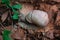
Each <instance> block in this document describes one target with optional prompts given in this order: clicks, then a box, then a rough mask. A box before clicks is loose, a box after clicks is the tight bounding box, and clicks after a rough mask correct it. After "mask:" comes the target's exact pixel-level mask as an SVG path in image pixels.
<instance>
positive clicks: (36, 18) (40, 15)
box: [26, 10, 49, 26]
mask: <svg viewBox="0 0 60 40" xmlns="http://www.w3.org/2000/svg"><path fill="white" fill-rule="evenodd" d="M26 20H27V21H28V22H29V23H34V24H36V25H39V26H46V25H47V24H48V23H49V18H48V14H47V12H44V11H40V10H33V11H31V12H29V14H28V15H27V16H26Z"/></svg>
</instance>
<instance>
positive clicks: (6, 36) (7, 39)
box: [2, 30, 11, 40]
mask: <svg viewBox="0 0 60 40" xmlns="http://www.w3.org/2000/svg"><path fill="white" fill-rule="evenodd" d="M10 33H11V31H9V30H4V31H3V35H2V37H3V40H11V38H10V36H9V35H10Z"/></svg>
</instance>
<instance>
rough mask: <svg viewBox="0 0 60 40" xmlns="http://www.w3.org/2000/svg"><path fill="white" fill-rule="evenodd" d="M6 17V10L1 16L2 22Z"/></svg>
mask: <svg viewBox="0 0 60 40" xmlns="http://www.w3.org/2000/svg"><path fill="white" fill-rule="evenodd" d="M7 17H8V12H5V13H4V14H3V15H2V16H1V20H2V22H4V21H5V20H6V18H7Z"/></svg>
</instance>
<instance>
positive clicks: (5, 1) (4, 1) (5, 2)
mask: <svg viewBox="0 0 60 40" xmlns="http://www.w3.org/2000/svg"><path fill="white" fill-rule="evenodd" d="M1 2H2V3H4V4H10V0H2V1H1Z"/></svg>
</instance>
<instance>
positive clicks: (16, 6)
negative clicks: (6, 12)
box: [12, 4, 22, 9]
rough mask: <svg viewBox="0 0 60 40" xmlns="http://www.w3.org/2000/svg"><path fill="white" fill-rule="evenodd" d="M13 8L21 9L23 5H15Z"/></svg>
mask: <svg viewBox="0 0 60 40" xmlns="http://www.w3.org/2000/svg"><path fill="white" fill-rule="evenodd" d="M12 8H14V9H21V8H22V5H21V4H15V5H13V6H12Z"/></svg>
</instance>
